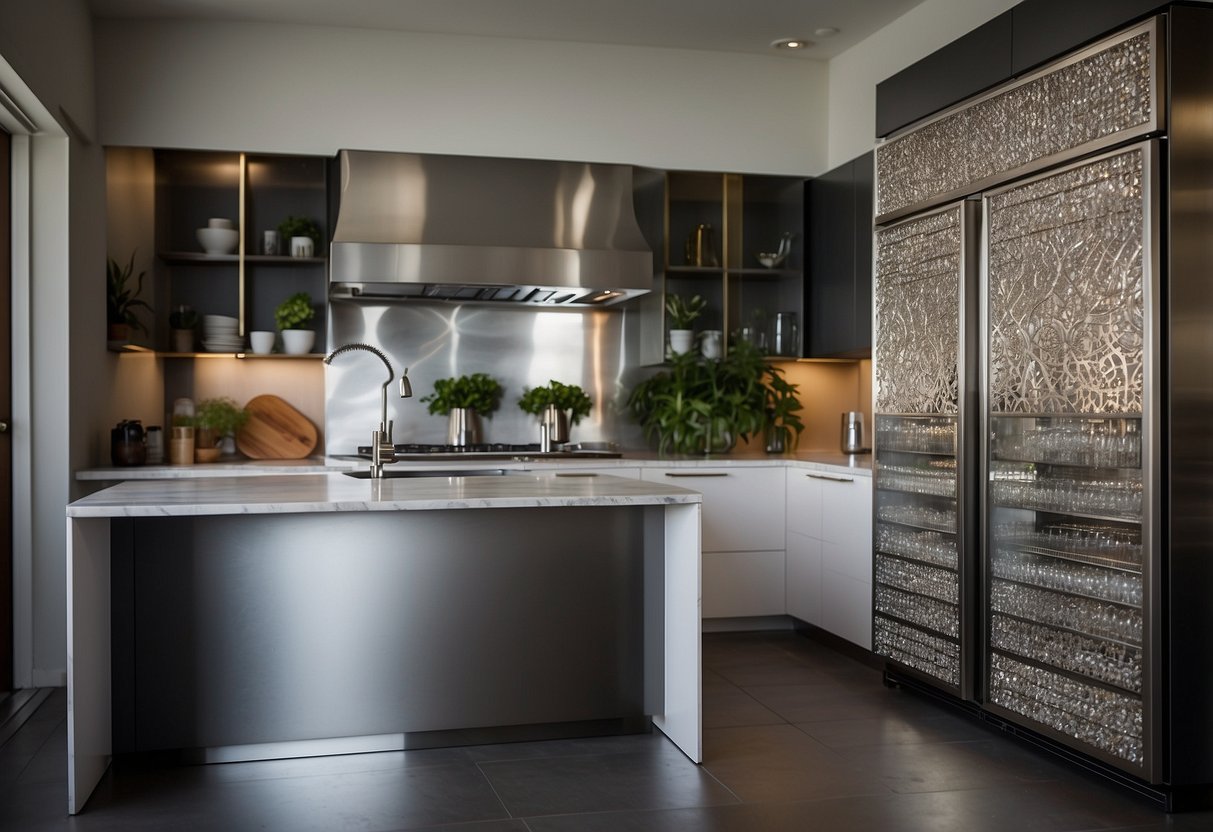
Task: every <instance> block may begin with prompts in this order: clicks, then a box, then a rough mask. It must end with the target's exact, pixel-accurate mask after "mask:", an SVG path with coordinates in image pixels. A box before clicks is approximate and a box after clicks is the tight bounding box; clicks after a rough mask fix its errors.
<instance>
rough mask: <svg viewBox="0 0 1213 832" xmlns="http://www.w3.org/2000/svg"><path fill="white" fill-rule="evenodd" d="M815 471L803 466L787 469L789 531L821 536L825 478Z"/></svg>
mask: <svg viewBox="0 0 1213 832" xmlns="http://www.w3.org/2000/svg"><path fill="white" fill-rule="evenodd" d="M814 473H816V472H814V471H805V470H804V469H802V468H789V469H788V471H787V489H788V504H787V517H788V531H789V532H796V533H797V534H803V535H808V536H809V537H816V538H820V537H821V484H822V483H823V482H825V480H822V479H821V478H820V477H815V476H813V474H814Z"/></svg>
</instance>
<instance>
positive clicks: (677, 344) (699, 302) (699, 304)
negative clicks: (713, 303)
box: [665, 295, 707, 355]
mask: <svg viewBox="0 0 1213 832" xmlns="http://www.w3.org/2000/svg"><path fill="white" fill-rule="evenodd" d="M705 306H707V301H705V300H704V299H703V298H702V297H700V296H699V295H693V296H692V297H691V299H690V300H684V299H683V297H682V295H670V296H669V297H667V298H666V299H665V313H666V316H667V317H668V318H669V320H670V353H671V354H673V355H682V354H683V353H686V352H690V351H691V347H692V345H693V344H694V343H695V332H694V330H692V329H691V327H692V325H693V324H694V323H695V319H696V318H698V317H699V316H700V315H702V314H703V310H704V307H705Z"/></svg>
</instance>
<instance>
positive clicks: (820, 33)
mask: <svg viewBox="0 0 1213 832" xmlns="http://www.w3.org/2000/svg"><path fill="white" fill-rule="evenodd" d="M813 34H814V35H816V36H817V37H819V38H830V37H833V36H834V35H836V34H838V30H837V29H835V28H834V27H833V26H822V27H821V28H820V29H814V30H813Z"/></svg>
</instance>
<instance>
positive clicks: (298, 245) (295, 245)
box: [291, 237, 313, 257]
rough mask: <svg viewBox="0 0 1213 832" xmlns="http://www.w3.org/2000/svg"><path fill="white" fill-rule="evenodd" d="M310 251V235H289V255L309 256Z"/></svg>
mask: <svg viewBox="0 0 1213 832" xmlns="http://www.w3.org/2000/svg"><path fill="white" fill-rule="evenodd" d="M312 252H313V248H312V238H311V237H291V257H311V256H312Z"/></svg>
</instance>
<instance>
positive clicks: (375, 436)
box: [324, 344, 413, 480]
mask: <svg viewBox="0 0 1213 832" xmlns="http://www.w3.org/2000/svg"><path fill="white" fill-rule="evenodd" d="M351 350H366V351H367V352H370V353H374V354H375V355H377V356H379V360H380V361H382V362H383V366H385V367H387V381H385V382H383V387H382V388H381V389H380V391H379V429H378V430H374V431H371V479H375V480H377V479H381V478H382V477H383V466H384V463H387V462H395V461H396V446H395V445H394V444H393V443H392V423H391V422H389V421H388V418H387V386H388V385H389V384H391V383H392V380H393V379H395V378H396V373H395V372H394V371H393V370H392V363H391V362H390V361H388V360H387V356H386V355H384V354H383V351H382V350H380V349H378V348H377V347H372V346H371V345H370V344H342V345H341V346H340V347H337V349H335V350H333V351H332V352H330V353H329V354H328V355H326V356H325V357H324V363H325V364H332V363H333V359H334V358H336V357H337V356H339V355H341V353H343V352H350V351H351ZM412 395H413V385H412V384H410V383H409V371H408V368H407V367H406V368H405V370H404V372H403V373H402V374H401V375H400V398H402V399H408V398H411V397H412Z"/></svg>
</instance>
